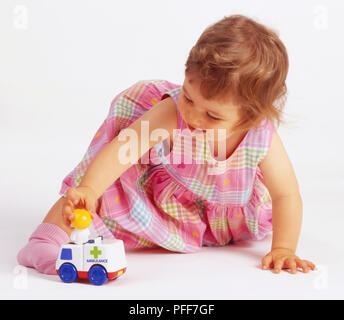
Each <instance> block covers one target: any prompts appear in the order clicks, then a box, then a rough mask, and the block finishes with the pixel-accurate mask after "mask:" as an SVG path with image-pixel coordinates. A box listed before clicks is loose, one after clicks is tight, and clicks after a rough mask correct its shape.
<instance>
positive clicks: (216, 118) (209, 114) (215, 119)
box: [207, 113, 221, 120]
mask: <svg viewBox="0 0 344 320" xmlns="http://www.w3.org/2000/svg"><path fill="white" fill-rule="evenodd" d="M207 115H208V117H209V118H211V119H213V120H221V119H219V118H215V117H213V116H211V115H210V114H209V113H207Z"/></svg>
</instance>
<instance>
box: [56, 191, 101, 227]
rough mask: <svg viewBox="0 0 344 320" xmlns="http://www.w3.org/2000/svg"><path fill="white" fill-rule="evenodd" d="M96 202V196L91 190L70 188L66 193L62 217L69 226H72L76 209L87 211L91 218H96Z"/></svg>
mask: <svg viewBox="0 0 344 320" xmlns="http://www.w3.org/2000/svg"><path fill="white" fill-rule="evenodd" d="M96 201H97V199H96V195H95V193H94V192H93V190H92V189H91V188H88V187H78V188H69V189H68V190H67V193H66V201H65V203H64V205H63V208H62V215H63V217H64V218H65V221H66V223H67V225H69V226H70V225H71V220H72V219H73V211H74V210H75V209H86V210H87V211H88V212H89V213H90V214H91V217H92V218H94V215H95V213H94V212H95V204H96Z"/></svg>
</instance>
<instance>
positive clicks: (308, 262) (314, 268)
mask: <svg viewBox="0 0 344 320" xmlns="http://www.w3.org/2000/svg"><path fill="white" fill-rule="evenodd" d="M303 261H305V262H306V263H307V265H308V267H309V268H311V269H312V270H317V268H316V266H315V264H314V263H313V262H310V261H308V260H303Z"/></svg>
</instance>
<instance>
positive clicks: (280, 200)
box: [259, 132, 302, 251]
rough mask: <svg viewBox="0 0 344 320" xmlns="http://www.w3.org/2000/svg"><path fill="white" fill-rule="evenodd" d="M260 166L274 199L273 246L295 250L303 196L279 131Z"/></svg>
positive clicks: (299, 227)
mask: <svg viewBox="0 0 344 320" xmlns="http://www.w3.org/2000/svg"><path fill="white" fill-rule="evenodd" d="M259 166H260V169H261V171H262V174H263V177H264V184H265V185H266V187H267V188H268V190H269V193H270V196H271V199H272V214H273V216H272V223H273V240H272V249H273V248H277V247H285V248H289V249H291V250H293V251H295V250H296V246H297V242H298V238H299V233H300V229H301V223H302V199H301V195H300V192H299V186H298V182H297V179H296V176H295V172H294V169H293V166H292V164H291V161H290V159H289V157H288V155H287V152H286V150H285V148H284V147H283V144H282V141H281V139H280V137H279V135H278V134H277V132H275V133H274V136H273V138H272V142H271V147H270V150H269V152H268V154H267V155H266V157H265V158H264V159H263V160H262V161H261V163H260V165H259Z"/></svg>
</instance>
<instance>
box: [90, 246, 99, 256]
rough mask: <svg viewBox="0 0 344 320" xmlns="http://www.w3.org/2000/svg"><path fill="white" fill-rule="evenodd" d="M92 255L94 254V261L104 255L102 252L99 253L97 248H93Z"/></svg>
mask: <svg viewBox="0 0 344 320" xmlns="http://www.w3.org/2000/svg"><path fill="white" fill-rule="evenodd" d="M90 254H92V255H93V256H94V259H97V258H98V256H100V255H101V254H102V251H101V250H99V251H98V247H97V246H95V247H93V250H91V251H90Z"/></svg>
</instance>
